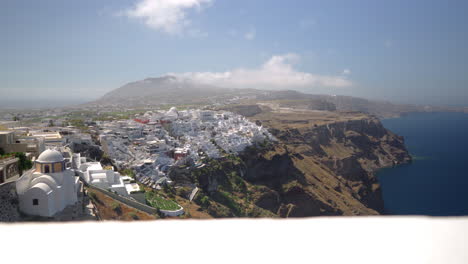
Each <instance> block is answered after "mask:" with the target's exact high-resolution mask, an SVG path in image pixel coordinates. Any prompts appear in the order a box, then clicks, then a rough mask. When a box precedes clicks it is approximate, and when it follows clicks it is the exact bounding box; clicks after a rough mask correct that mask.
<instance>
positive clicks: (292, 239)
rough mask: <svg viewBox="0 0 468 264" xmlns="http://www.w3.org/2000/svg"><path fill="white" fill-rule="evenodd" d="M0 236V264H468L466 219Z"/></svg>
mask: <svg viewBox="0 0 468 264" xmlns="http://www.w3.org/2000/svg"><path fill="white" fill-rule="evenodd" d="M0 234H1V241H2V252H3V253H2V254H1V256H0V262H2V263H8V262H9V260H11V261H15V262H17V263H33V262H34V263H65V262H66V263H67V264H68V263H127V264H128V263H164V262H162V261H163V260H168V261H170V262H167V263H175V262H173V261H172V260H173V259H178V261H177V263H190V264H192V263H236V264H240V263H248V264H250V263H268V264H270V263H283V264H284V263H293V264H298V263H346V264H347V263H392V264H393V263H464V264H466V263H468V218H426V217H420V218H416V217H413V218H403V217H354V218H347V217H335V218H309V219H302V220H205V221H196V220H180V221H176V220H160V221H152V222H130V223H123V222H100V223H98V222H87V223H73V224H14V225H8V224H2V225H0ZM82 245H87V246H86V247H83V246H82ZM126 245H127V246H126ZM116 248H120V250H115V249H116ZM97 249H98V250H97ZM70 256H73V257H72V258H70ZM65 260H66V261H65ZM7 261H8V262H7ZM64 261H65V262H64Z"/></svg>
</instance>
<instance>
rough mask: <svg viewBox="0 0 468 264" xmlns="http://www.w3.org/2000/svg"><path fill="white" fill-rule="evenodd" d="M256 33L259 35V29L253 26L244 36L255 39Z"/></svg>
mask: <svg viewBox="0 0 468 264" xmlns="http://www.w3.org/2000/svg"><path fill="white" fill-rule="evenodd" d="M256 35H257V31H256V30H255V28H251V29H249V31H247V33H245V35H244V38H245V39H247V40H253V39H255V36H256Z"/></svg>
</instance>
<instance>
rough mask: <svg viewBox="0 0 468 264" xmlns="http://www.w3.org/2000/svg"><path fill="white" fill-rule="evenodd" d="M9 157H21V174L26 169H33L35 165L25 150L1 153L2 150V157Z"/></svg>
mask: <svg viewBox="0 0 468 264" xmlns="http://www.w3.org/2000/svg"><path fill="white" fill-rule="evenodd" d="M9 157H15V158H18V159H19V162H18V169H19V173H20V174H23V172H24V171H26V170H29V169H31V168H32V166H33V164H32V161H30V160H29V159H28V158H27V157H26V154H24V153H23V152H13V153H8V154H1V152H0V159H2V158H9Z"/></svg>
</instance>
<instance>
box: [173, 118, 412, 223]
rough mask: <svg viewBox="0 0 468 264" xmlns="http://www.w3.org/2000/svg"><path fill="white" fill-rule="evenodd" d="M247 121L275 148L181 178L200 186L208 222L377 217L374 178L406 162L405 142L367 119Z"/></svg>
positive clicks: (378, 193)
mask: <svg viewBox="0 0 468 264" xmlns="http://www.w3.org/2000/svg"><path fill="white" fill-rule="evenodd" d="M250 118H251V119H252V120H255V121H256V122H257V123H261V124H263V125H264V126H266V127H268V128H269V129H270V130H271V132H272V133H273V134H274V136H275V137H276V138H277V140H278V141H277V142H274V143H270V144H267V145H264V146H258V147H255V148H249V149H247V150H246V151H245V152H244V153H243V154H242V155H241V156H240V157H233V156H227V157H226V158H224V159H223V160H216V161H215V160H213V161H210V162H209V164H207V166H205V167H204V168H202V169H198V170H195V171H193V172H192V173H191V174H190V175H187V177H185V179H191V181H192V182H195V183H196V184H197V185H199V187H201V190H202V191H201V194H200V195H198V197H197V199H196V202H197V203H198V204H199V205H200V206H201V208H200V209H199V210H204V211H205V212H207V213H208V214H210V215H212V216H214V217H229V216H254V217H255V216H259V217H262V216H279V217H305V216H318V215H375V214H379V213H381V212H383V208H384V204H383V200H382V194H381V189H380V185H379V183H378V181H377V179H376V177H375V176H374V172H375V171H376V170H377V169H380V168H383V167H390V166H394V165H397V164H401V163H406V162H410V161H411V157H410V156H409V154H408V152H407V150H406V148H405V146H404V141H403V138H402V137H400V136H398V135H396V134H394V133H392V132H390V131H388V130H386V129H385V128H384V127H383V126H382V124H381V123H380V121H379V120H378V119H377V118H376V117H373V116H369V115H365V114H361V113H351V112H343V113H336V112H317V111H315V112H313V111H309V112H308V111H305V112H304V111H301V112H290V113H279V112H278V113H273V112H266V113H265V112H262V113H260V114H257V115H255V116H253V117H250ZM171 177H172V176H171ZM174 177H176V178H177V176H175V175H174ZM182 178H184V177H182ZM179 180H180V174H179Z"/></svg>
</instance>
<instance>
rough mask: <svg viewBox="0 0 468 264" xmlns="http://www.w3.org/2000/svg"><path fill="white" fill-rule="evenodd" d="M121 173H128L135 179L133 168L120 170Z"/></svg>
mask: <svg viewBox="0 0 468 264" xmlns="http://www.w3.org/2000/svg"><path fill="white" fill-rule="evenodd" d="M119 173H120V174H121V175H127V176H129V177H132V178H133V179H135V172H134V171H133V170H132V169H123V170H120V171H119Z"/></svg>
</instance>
